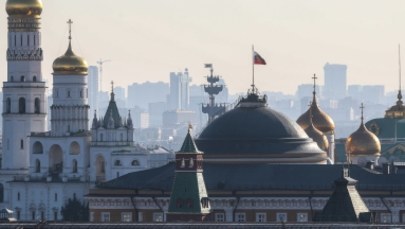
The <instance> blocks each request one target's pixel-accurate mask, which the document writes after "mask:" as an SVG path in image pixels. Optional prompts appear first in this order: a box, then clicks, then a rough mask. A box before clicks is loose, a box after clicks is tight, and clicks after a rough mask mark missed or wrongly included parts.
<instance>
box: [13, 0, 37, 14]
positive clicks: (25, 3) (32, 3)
mask: <svg viewBox="0 0 405 229" xmlns="http://www.w3.org/2000/svg"><path fill="white" fill-rule="evenodd" d="M42 8H43V6H42V1H41V0H7V3H6V11H7V14H8V15H9V16H40V15H41V13H42Z"/></svg>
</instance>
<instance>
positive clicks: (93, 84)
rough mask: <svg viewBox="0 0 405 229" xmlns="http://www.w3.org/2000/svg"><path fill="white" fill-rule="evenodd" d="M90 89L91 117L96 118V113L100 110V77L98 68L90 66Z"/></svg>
mask: <svg viewBox="0 0 405 229" xmlns="http://www.w3.org/2000/svg"><path fill="white" fill-rule="evenodd" d="M88 88H89V105H90V117H93V116H94V111H95V110H98V109H99V108H98V92H99V90H100V88H99V76H98V67H97V66H89V70H88Z"/></svg>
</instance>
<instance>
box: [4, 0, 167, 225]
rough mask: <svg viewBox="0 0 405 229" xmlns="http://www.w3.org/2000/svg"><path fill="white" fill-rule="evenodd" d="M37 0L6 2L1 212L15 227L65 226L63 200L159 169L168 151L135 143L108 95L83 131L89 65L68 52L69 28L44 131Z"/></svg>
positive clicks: (130, 127) (57, 61)
mask: <svg viewBox="0 0 405 229" xmlns="http://www.w3.org/2000/svg"><path fill="white" fill-rule="evenodd" d="M42 9H43V5H42V1H41V0H8V1H7V3H6V11H7V13H8V49H7V80H6V81H5V82H4V84H3V104H4V112H3V114H2V116H3V135H2V136H3V138H2V139H3V145H4V146H5V147H3V153H2V161H1V169H0V208H7V209H10V210H11V211H14V216H15V218H16V219H17V220H25V221H27V220H31V221H34V220H53V221H59V220H62V219H63V216H62V212H61V210H62V208H63V207H64V206H65V205H66V203H67V201H68V200H69V199H77V200H79V201H84V196H85V195H86V194H87V193H88V191H89V189H90V188H91V187H94V186H95V184H97V183H100V182H104V181H106V180H111V179H113V178H117V177H120V176H122V175H125V174H127V173H129V172H133V171H140V170H144V169H147V168H151V167H153V166H151V165H154V166H160V165H163V164H165V162H167V161H169V160H171V159H172V157H173V154H172V153H171V152H169V151H168V150H166V149H164V148H161V147H156V148H154V149H146V148H144V147H141V146H139V145H137V144H135V142H134V140H133V130H134V127H133V124H132V119H131V115H130V114H129V113H128V115H127V117H121V114H120V113H119V112H118V108H117V104H116V102H115V99H114V91H113V89H112V90H111V98H110V102H109V105H108V109H107V112H106V114H105V115H104V116H102V117H97V116H96V115H95V116H94V117H93V122H92V123H93V125H92V127H91V129H89V127H88V124H89V120H90V118H91V117H89V109H90V106H89V105H88V88H87V74H88V65H87V62H86V60H85V59H84V58H82V57H80V56H79V55H77V54H75V53H74V51H73V50H74V49H73V47H72V39H73V38H72V31H71V29H72V23H73V22H72V21H71V20H69V21H68V25H69V36H68V45H67V50H66V52H65V53H64V54H63V55H61V56H60V57H58V58H56V59H55V60H54V62H53V65H52V68H53V73H52V74H53V87H52V100H53V104H52V106H51V107H50V112H51V113H50V114H49V119H50V124H51V126H50V128H48V127H47V116H48V114H47V110H48V109H47V106H48V105H47V96H46V88H47V86H46V84H45V80H44V78H43V75H42V69H41V63H42V60H43V50H42V48H41V32H40V31H41V28H40V20H41V12H42Z"/></svg>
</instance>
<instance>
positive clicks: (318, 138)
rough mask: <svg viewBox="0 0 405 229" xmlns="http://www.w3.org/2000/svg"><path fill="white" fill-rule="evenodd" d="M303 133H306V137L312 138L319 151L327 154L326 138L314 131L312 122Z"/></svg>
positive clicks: (319, 132) (318, 131)
mask: <svg viewBox="0 0 405 229" xmlns="http://www.w3.org/2000/svg"><path fill="white" fill-rule="evenodd" d="M305 132H306V133H307V135H308V137H310V138H312V139H313V140H314V141H315V142H316V143H317V144H318V147H319V148H320V149H321V150H323V151H325V152H328V149H329V142H328V138H327V137H326V135H325V134H323V133H322V132H321V131H320V130H318V129H316V128H315V126H314V125H313V123H312V122H311V123H310V125H309V126H308V127H307V128H306V129H305Z"/></svg>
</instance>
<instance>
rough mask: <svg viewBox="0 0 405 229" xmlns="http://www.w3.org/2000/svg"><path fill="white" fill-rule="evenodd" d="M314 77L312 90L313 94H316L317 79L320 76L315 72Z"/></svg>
mask: <svg viewBox="0 0 405 229" xmlns="http://www.w3.org/2000/svg"><path fill="white" fill-rule="evenodd" d="M312 79H313V80H314V91H313V92H312V94H313V95H314V96H315V94H316V80H317V79H318V77H316V74H315V73H314V76H313V77H312Z"/></svg>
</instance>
